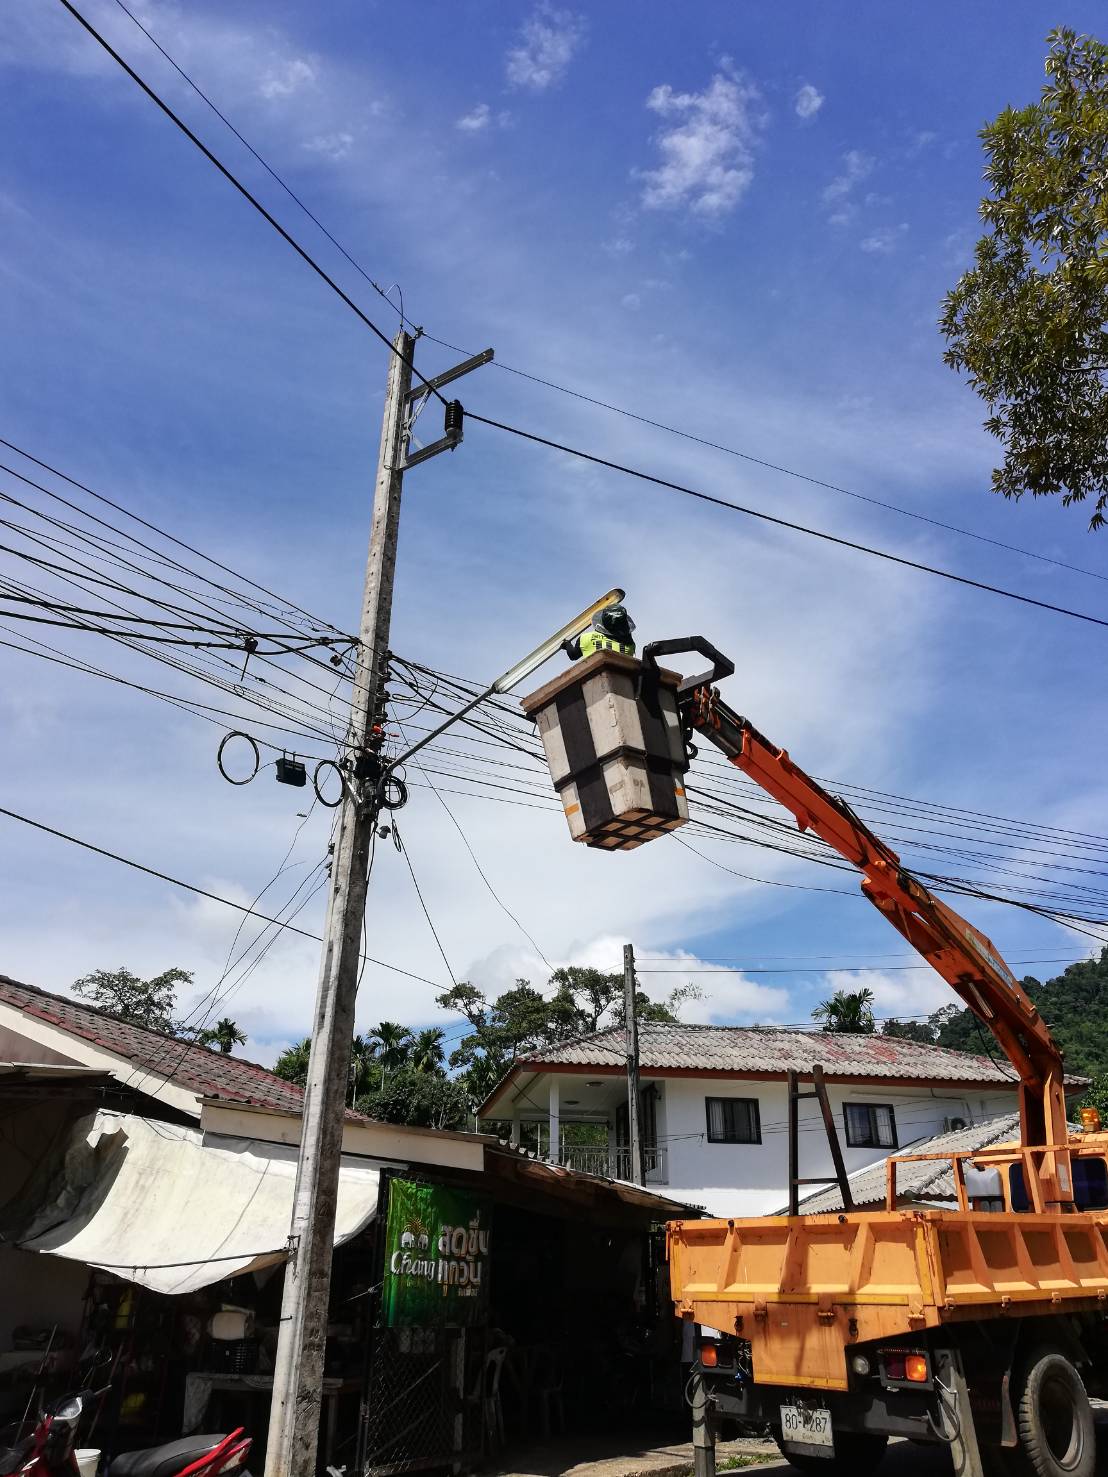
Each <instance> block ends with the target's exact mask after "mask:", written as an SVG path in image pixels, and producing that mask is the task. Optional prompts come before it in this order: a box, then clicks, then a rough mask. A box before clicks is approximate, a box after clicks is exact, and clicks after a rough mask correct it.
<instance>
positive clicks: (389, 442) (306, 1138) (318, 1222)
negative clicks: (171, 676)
mask: <svg viewBox="0 0 1108 1477" xmlns="http://www.w3.org/2000/svg"><path fill="white" fill-rule="evenodd" d="M393 348H394V350H395V352H394V353H393V355H392V358H391V362H390V364H389V376H388V387H387V390H386V393H385V413H384V419H383V421H382V425H381V448H380V452H379V455H378V460H377V483H376V488H375V491H374V497H373V525H372V531H371V534H370V541H369V559H368V562H367V564H366V575H365V589H364V592H363V595H362V616H361V624H360V627H359V637H360V645H359V646H358V648H357V668H356V672H355V676H354V691H353V695H352V698H351V704H350V719H349V725H348V728H347V735H346V742H347V755H348V757H350V758H352V759H353V760H354V761H355V763H357V762H358V761H359V760H361V761H363V764H362V765H360V766H359V769H360V772H362V771H364V778H358V777H357V776H356V775H355V774H354V773H350V774H349V775H348V783H347V784H346V786H345V787H344V792H343V800H342V806H341V809H340V811H339V821H338V828H337V831H336V833H335V843H334V854H333V857H332V863H331V892H330V898H329V900H328V905H327V927H326V930H325V933H324V944H323V956H322V961H321V964H320V971H319V983H318V987H317V991H316V1006H315V1018H314V1024H313V1029H312V1049H311V1058H310V1060H309V1063H308V1081H307V1086H306V1089H305V1093H304V1116H303V1123H302V1128H301V1138H300V1157H299V1159H298V1161H297V1166H296V1189H295V1192H294V1198H293V1210H292V1225H291V1227H290V1230H289V1260H288V1265H287V1266H286V1268H285V1287H284V1296H283V1299H282V1303H281V1324H280V1332H279V1335H278V1340H277V1358H276V1367H275V1369H274V1374H273V1404H272V1407H271V1412H270V1422H269V1440H268V1443H267V1449H266V1464H265V1474H266V1477H315V1472H316V1448H317V1444H318V1440H319V1413H320V1404H321V1400H322V1393H323V1358H324V1349H325V1344H326V1339H327V1310H328V1301H329V1295H330V1289H331V1256H332V1251H333V1244H334V1233H335V1211H336V1204H337V1199H338V1184H339V1160H340V1156H341V1154H342V1129H343V1117H344V1113H345V1109H346V1086H347V1080H348V1077H349V1073H350V1046H351V1040H352V1038H353V1035H354V1000H355V995H356V994H357V988H358V970H359V963H360V959H361V935H362V921H363V915H364V911H365V898H366V884H367V881H368V875H367V872H368V864H369V848H370V841H371V838H372V835H373V830H374V826H375V825H376V817H377V805H376V776H375V772H374V766H373V764H372V763H370V764H369V765H368V766H366V765H364V760H365V759H366V758H369V759H372V758H373V726H374V724H375V723H376V722H377V721H378V718H379V716H380V715H381V713H382V712H383V707H384V682H385V658H386V654H387V650H388V639H389V622H390V618H391V615H392V588H393V575H394V572H395V567H396V543H397V535H398V532H399V524H400V491H401V483H402V480H403V474H402V472H401V471H400V467H401V463H402V461H403V453H404V443H405V439H406V436H405V402H406V399H407V395H408V392H409V390H410V389H411V382H412V370H411V361H412V352H413V350H414V348H415V340H414V339H413V338H411V336H410V335H409V334H407V333H405V332H404V331H403V329H401V331H400V332H399V333H398V334H397V336H396V339H395V341H394V344H393Z"/></svg>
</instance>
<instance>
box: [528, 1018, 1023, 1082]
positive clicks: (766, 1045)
mask: <svg viewBox="0 0 1108 1477" xmlns="http://www.w3.org/2000/svg"><path fill="white" fill-rule="evenodd" d="M624 1061H625V1055H624V1036H623V1030H622V1028H621V1027H618V1026H614V1027H611V1028H610V1029H608V1030H606V1031H598V1032H597V1033H596V1035H595V1036H585V1037H581V1038H578V1039H577V1040H575V1041H567V1042H565V1043H564V1044H563V1045H560V1046H552V1047H550V1048H549V1049H547V1050H546V1051H539V1052H535V1053H534V1054H533V1055H531V1056H527V1057H523V1058H521V1059H520V1061H519V1063H518V1066H520V1067H522V1068H524V1069H526V1068H528V1067H534V1068H537V1069H539V1070H541V1069H542V1068H543V1067H544V1066H557V1065H564V1066H581V1067H620V1068H622V1067H623V1065H624ZM815 1062H819V1063H820V1064H821V1066H822V1067H823V1069H824V1071H825V1072H826V1073H827V1074H828V1076H830V1077H889V1078H898V1079H903V1080H905V1081H929V1082H930V1081H941V1082H969V1083H977V1082H980V1083H1000V1082H1012V1081H1013V1073H1012V1069H1011V1067H1009V1066H1008V1065H1007V1064H1006V1063H997V1062H993V1061H990V1059H989V1058H988V1057H985V1056H975V1055H973V1054H971V1053H970V1052H965V1051H950V1050H948V1049H947V1048H946V1047H942V1046H928V1045H925V1044H923V1043H921V1042H918V1041H901V1040H899V1039H898V1038H897V1037H895V1036H877V1035H873V1036H860V1035H859V1036H855V1035H846V1034H840V1033H838V1032H834V1031H788V1030H778V1029H777V1028H775V1027H769V1026H689V1025H684V1024H680V1025H665V1024H662V1023H658V1022H644V1023H642V1024H641V1025H640V1026H639V1067H640V1070H642V1071H643V1072H650V1071H652V1070H654V1071H657V1070H662V1071H664V1070H666V1069H669V1070H687V1071H689V1072H690V1073H696V1072H698V1071H699V1072H735V1073H743V1072H773V1073H775V1074H778V1073H779V1074H780V1075H781V1076H784V1074H785V1073H786V1072H787V1071H788V1070H789V1069H790V1068H795V1069H796V1070H797V1071H799V1072H808V1071H810V1070H811V1068H812V1065H813V1063H815ZM1013 1085H1014V1084H1013Z"/></svg>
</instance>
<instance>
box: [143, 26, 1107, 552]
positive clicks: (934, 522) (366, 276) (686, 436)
mask: <svg viewBox="0 0 1108 1477" xmlns="http://www.w3.org/2000/svg"><path fill="white" fill-rule="evenodd" d="M116 4H117V5H118V6H119V8H120V10H122V11H123V13H124V15H126V16H127V17H128V18H129V19H130V20H131V21H132V22H133V23H134V24H135V25H136V26H137V27H138V29H139V30H140V31H141V32H142V33H143V35H144V36H145V37H146V38H147V40H148V41H149V42H150V44H151V45H152V46H154V47H155V48H156V50H157V51H158V52H160V54H161V55H162V56H163V57H164V58H165V60H166V61H167V62H168V63H169V65H170V66H171V67H172V68H173V69H174V71H175V72H176V73H177V74H178V76H179V77H181V78H182V80H183V81H184V82H185V83H187V85H188V86H189V87H191V88H192V90H193V92H195V93H196V95H197V97H199V98H200V99H201V101H202V102H204V103H205V104H206V105H207V106H208V107H209V108H210V109H211V110H212V112H213V113H214V114H215V116H216V117H217V118H218V119H219V121H220V122H221V123H222V124H223V125H224V126H225V127H226V128H228V129H229V130H230V131H231V133H232V134H234V136H235V138H236V139H238V141H239V143H240V144H242V146H243V148H244V149H246V150H247V152H248V153H249V154H250V155H251V156H252V157H253V158H254V159H255V160H256V161H257V163H259V164H260V165H261V166H262V168H263V169H264V170H265V171H266V173H267V174H268V175H269V176H270V178H271V179H273V180H274V181H275V183H276V184H278V185H279V186H280V187H281V189H282V190H284V192H285V194H286V195H288V197H289V199H290V200H292V202H293V204H294V205H296V206H297V207H298V208H299V209H300V210H301V211H303V213H304V214H305V215H306V216H307V217H308V219H309V220H310V221H311V222H312V224H313V225H314V226H315V227H316V228H317V229H318V230H319V231H321V232H322V233H323V235H324V236H325V237H326V238H327V240H328V241H329V242H330V243H331V245H332V246H333V247H334V248H335V249H336V251H338V252H339V253H340V254H341V255H342V256H343V257H344V258H345V260H346V261H347V262H348V263H349V265H350V266H352V267H353V268H354V270H355V271H356V272H357V273H358V275H359V276H360V277H362V278H363V280H364V281H365V282H367V283H368V284H369V286H370V287H371V288H372V289H373V291H374V292H376V293H377V294H378V295H379V296H380V297H381V298H383V299H384V301H386V302H387V303H388V304H389V306H390V307H395V304H393V302H392V300H391V298H390V297H389V295H388V293H387V292H386V291H385V289H384V288H383V287H382V286H381V285H380V283H379V282H377V281H376V280H375V279H374V278H373V277H372V276H371V275H370V273H369V272H367V271H366V269H365V268H364V267H363V266H362V264H361V263H360V262H359V261H358V259H357V258H356V257H355V256H353V255H352V253H351V252H350V251H348V250H347V248H346V247H345V246H344V245H343V244H342V242H341V241H340V240H339V239H338V237H337V236H335V235H334V234H333V233H332V232H331V231H330V230H329V229H328V228H327V226H326V225H324V223H323V221H321V220H320V218H319V216H318V215H316V214H315V212H314V211H313V210H312V209H311V208H310V207H309V206H308V205H307V204H306V203H305V201H304V200H303V199H302V198H301V196H300V195H298V194H297V193H296V191H295V190H293V188H292V187H291V185H290V184H289V183H288V181H287V180H285V179H284V178H283V177H282V176H281V175H280V174H279V173H278V171H277V170H276V169H274V167H273V166H272V165H271V164H270V163H269V161H268V160H267V159H265V158H264V157H263V156H262V154H260V153H259V152H258V150H257V149H256V148H255V147H254V145H253V144H252V143H251V142H250V140H249V139H248V138H247V137H246V136H245V135H244V134H243V133H242V132H241V130H240V129H239V128H237V127H236V126H235V124H234V123H232V121H231V119H230V118H228V117H227V115H226V114H225V113H224V112H223V111H222V110H221V109H220V108H219V107H218V106H217V105H216V103H215V102H214V101H213V100H212V98H211V97H210V96H209V95H208V94H207V93H206V92H205V91H204V90H203V88H201V87H200V85H199V84H198V83H197V82H196V80H195V78H193V77H192V76H190V74H189V73H188V72H187V71H186V70H185V69H184V67H182V66H181V65H180V63H179V62H178V61H177V60H176V59H175V58H174V57H173V56H172V55H171V54H170V52H169V51H168V50H167V49H166V48H165V46H163V45H162V43H161V42H160V41H159V40H158V39H157V37H156V36H155V35H154V34H153V32H152V31H151V30H150V29H149V28H148V27H147V26H145V25H143V23H142V21H141V20H140V19H139V17H138V16H137V15H135V13H134V12H133V11H132V10H130V9H129V8H128V6H127V5H126V4H124V0H116ZM400 317H401V321H402V322H404V323H407V322H408V321H410V320H408V319H407V318H406V317H405V315H404V312H403V307H401V309H400ZM423 336H424V337H425V338H426V339H428V340H429V341H430V342H431V343H434V344H438V345H439V346H440V347H441V348H444V349H449V350H450V351H451V352H452V353H455V354H461V355H463V356H464V357H466V358H472V357H473V356H472V355H471V354H470V353H469V352H468V351H467V350H465V349H463V348H461V347H460V346H459V345H458V344H452V343H450V342H449V341H448V340H446V339H442V338H436V336H435V335H434V334H431V333H427V332H424V335H423ZM494 367H495V368H497V369H499V370H502V371H503V372H504V373H506V374H513V375H516V376H517V377H518V378H520V379H525V380H529V381H530V382H531V383H532V384H536V385H541V386H543V387H544V388H545V389H548V390H555V391H557V393H558V394H560V395H567V396H569V397H570V398H572V399H574V400H580V401H582V402H584V403H585V404H587V405H594V406H596V407H597V408H598V409H600V410H604V411H608V412H610V413H611V414H613V415H619V416H623V417H624V418H625V419H627V420H632V421H636V422H637V423H638V424H640V425H644V426H649V427H651V428H652V429H653V430H657V431H664V432H665V433H666V434H667V435H671V436H680V437H681V438H682V439H683V440H685V441H690V442H692V443H694V444H695V445H697V446H704V447H707V448H708V449H709V450H712V451H720V452H723V453H724V454H725V455H727V456H733V457H737V458H739V459H740V460H742V461H745V462H749V463H750V464H752V465H753V466H758V467H764V468H765V469H766V470H767V471H772V472H779V473H781V474H782V475H783V476H786V477H792V478H794V479H795V480H797V481H800V482H806V483H808V484H809V485H811V486H813V487H820V488H823V489H825V490H826V491H829V492H837V493H841V494H843V495H844V496H845V497H851V498H855V499H857V500H858V501H860V502H865V503H869V504H871V505H872V506H873V507H877V508H882V509H884V510H885V511H886V512H890V513H899V514H900V515H901V516H902V517H905V518H915V519H916V520H917V521H919V522H921V523H928V524H930V525H931V526H932V527H934V528H941V529H943V530H944V531H945V532H947V533H956V534H959V535H960V536H961V537H963V538H971V539H976V540H977V541H978V542H979V543H984V544H991V545H992V546H993V547H994V548H998V549H1003V550H1005V551H1006V552H1007V553H1010V554H1019V555H1020V556H1021V557H1022V558H1025V559H1036V560H1038V561H1039V562H1040V563H1044V564H1053V565H1054V566H1056V567H1057V568H1059V569H1067V570H1069V571H1070V572H1071V573H1073V574H1082V575H1087V576H1088V577H1089V578H1091V579H1098V580H1108V575H1104V574H1101V573H1098V572H1097V571H1096V570H1092V569H1083V568H1082V567H1081V566H1080V565H1076V564H1070V563H1068V562H1067V561H1066V560H1064V559H1055V558H1052V557H1051V556H1050V555H1047V554H1041V553H1038V552H1036V551H1035V550H1033V549H1023V548H1019V547H1018V546H1017V545H1015V544H1008V543H1005V542H1004V541H1003V540H1001V539H995V538H990V537H989V536H988V535H987V534H982V533H975V532H973V530H971V529H968V528H960V527H958V526H957V525H956V524H953V523H946V522H944V521H943V520H942V519H940V518H932V517H930V516H929V515H928V514H926V513H919V512H916V511H914V510H913V509H911V508H904V507H900V506H899V505H898V504H896V503H890V502H886V501H884V500H883V499H881V498H876V497H872V496H870V495H868V494H866V493H863V492H858V491H856V490H855V489H853V488H850V487H843V486H841V485H840V484H839V483H835V482H829V481H827V480H825V479H824V478H822V477H815V476H812V475H811V474H809V473H807V472H800V471H797V470H796V469H795V468H794V467H786V466H782V465H781V464H780V463H777V462H771V461H768V460H766V459H765V458H764V457H759V456H755V455H753V454H752V453H751V452H747V451H741V450H739V449H738V448H737V447H734V446H727V445H724V444H723V443H721V442H718V441H711V440H709V439H708V438H707V437H705V436H697V435H695V434H694V433H692V432H691V431H686V430H682V429H681V428H680V427H679V426H671V425H667V424H666V423H665V422H664V421H659V420H656V419H653V418H652V417H650V416H647V415H642V414H640V413H638V412H636V411H633V410H628V409H627V407H626V406H622V405H614V404H612V403H610V402H609V401H606V400H600V399H598V398H597V397H596V396H593V395H587V394H585V393H584V391H582V390H575V389H573V388H571V387H570V386H568V385H561V384H558V383H557V382H556V381H555V380H551V379H547V378H545V377H544V376H542V375H538V374H534V373H532V372H531V371H529V370H526V369H520V368H518V367H517V366H516V365H512V364H506V363H504V362H503V361H502V360H500V359H497V360H495V361H494Z"/></svg>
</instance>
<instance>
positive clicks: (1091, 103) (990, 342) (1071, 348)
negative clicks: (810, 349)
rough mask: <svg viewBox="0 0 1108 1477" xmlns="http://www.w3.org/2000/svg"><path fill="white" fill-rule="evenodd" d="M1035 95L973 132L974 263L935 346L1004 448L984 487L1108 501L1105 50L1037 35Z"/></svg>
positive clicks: (1097, 518) (1101, 513)
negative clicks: (1042, 78)
mask: <svg viewBox="0 0 1108 1477" xmlns="http://www.w3.org/2000/svg"><path fill="white" fill-rule="evenodd" d="M1047 41H1048V44H1049V47H1050V49H1049V52H1048V53H1047V58H1046V77H1047V80H1046V84H1045V86H1044V87H1043V90H1042V95H1041V97H1040V98H1039V100H1038V101H1037V102H1033V103H1029V104H1027V106H1026V107H1022V108H1005V110H1004V111H1003V112H1002V113H1001V114H1000V116H999V117H998V118H996V119H995V120H994V122H992V123H990V124H989V125H988V126H987V127H986V128H985V129H984V130H983V131H982V133H981V138H982V140H983V142H984V146H985V156H986V165H985V179H986V181H987V183H988V186H989V194H988V195H987V196H986V197H985V198H984V200H982V202H981V207H980V213H981V217H982V219H983V220H984V222H985V225H986V227H987V230H986V233H985V235H983V236H982V237H981V239H980V240H979V241H978V243H977V248H976V253H975V262H974V266H973V267H972V268H971V269H970V270H969V271H968V272H966V273H965V274H964V275H963V276H962V278H961V279H960V280H959V282H958V283H957V285H956V286H955V287H954V289H953V291H951V292H950V293H949V294H948V295H947V298H946V301H945V303H944V306H943V314H942V318H941V320H940V326H941V328H942V331H943V333H944V335H945V336H946V339H947V349H946V352H945V354H944V356H943V357H944V358H945V360H946V362H947V363H948V364H949V365H950V366H951V367H952V368H954V369H956V370H961V371H964V372H965V374H966V375H967V377H968V379H969V383H970V385H971V386H972V387H973V389H975V390H976V391H977V393H978V394H979V395H980V396H981V398H982V399H983V400H984V401H985V403H986V405H987V406H988V408H989V412H990V413H989V416H988V419H987V420H986V421H985V427H986V429H987V430H988V431H989V432H990V433H991V434H992V435H993V436H995V437H996V438H997V439H998V440H999V441H1000V442H1002V444H1003V446H1004V461H1003V464H1002V465H1001V466H1000V467H998V468H997V469H996V470H995V471H994V472H993V477H992V481H993V487H994V489H995V490H996V491H997V492H1000V493H1003V495H1004V496H1005V497H1007V498H1019V497H1020V496H1022V495H1023V493H1025V492H1030V493H1031V494H1032V496H1034V497H1042V496H1049V495H1054V494H1061V497H1062V501H1063V503H1065V504H1070V503H1081V502H1084V501H1085V500H1086V499H1092V500H1093V512H1092V517H1091V520H1090V526H1091V527H1092V528H1099V527H1100V526H1101V525H1102V524H1103V523H1104V521H1105V507H1106V506H1108V46H1105V45H1104V44H1102V43H1101V42H1100V41H1096V40H1094V39H1093V38H1092V37H1091V36H1078V35H1076V34H1075V33H1074V32H1073V31H1071V30H1067V29H1065V28H1059V29H1057V30H1054V31H1052V32H1051V33H1050V35H1049V36H1048V37H1047Z"/></svg>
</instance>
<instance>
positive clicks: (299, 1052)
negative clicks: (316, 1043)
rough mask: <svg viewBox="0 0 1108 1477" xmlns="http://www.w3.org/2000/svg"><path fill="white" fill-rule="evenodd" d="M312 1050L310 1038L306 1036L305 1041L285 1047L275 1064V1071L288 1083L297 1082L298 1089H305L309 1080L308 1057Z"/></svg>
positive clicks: (295, 1042)
mask: <svg viewBox="0 0 1108 1477" xmlns="http://www.w3.org/2000/svg"><path fill="white" fill-rule="evenodd" d="M311 1049H312V1038H311V1037H310V1036H305V1037H304V1039H303V1041H294V1042H293V1044H292V1045H291V1046H286V1047H285V1049H284V1051H283V1052H282V1053H281V1055H280V1056H279V1057H278V1058H277V1060H276V1061H275V1062H274V1064H273V1070H274V1071H275V1072H276V1073H277V1076H278V1077H283V1078H284V1079H285V1081H286V1082H295V1083H296V1084H297V1086H298V1087H303V1086H304V1084H305V1083H306V1082H307V1080H308V1057H309V1055H310V1053H311Z"/></svg>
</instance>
